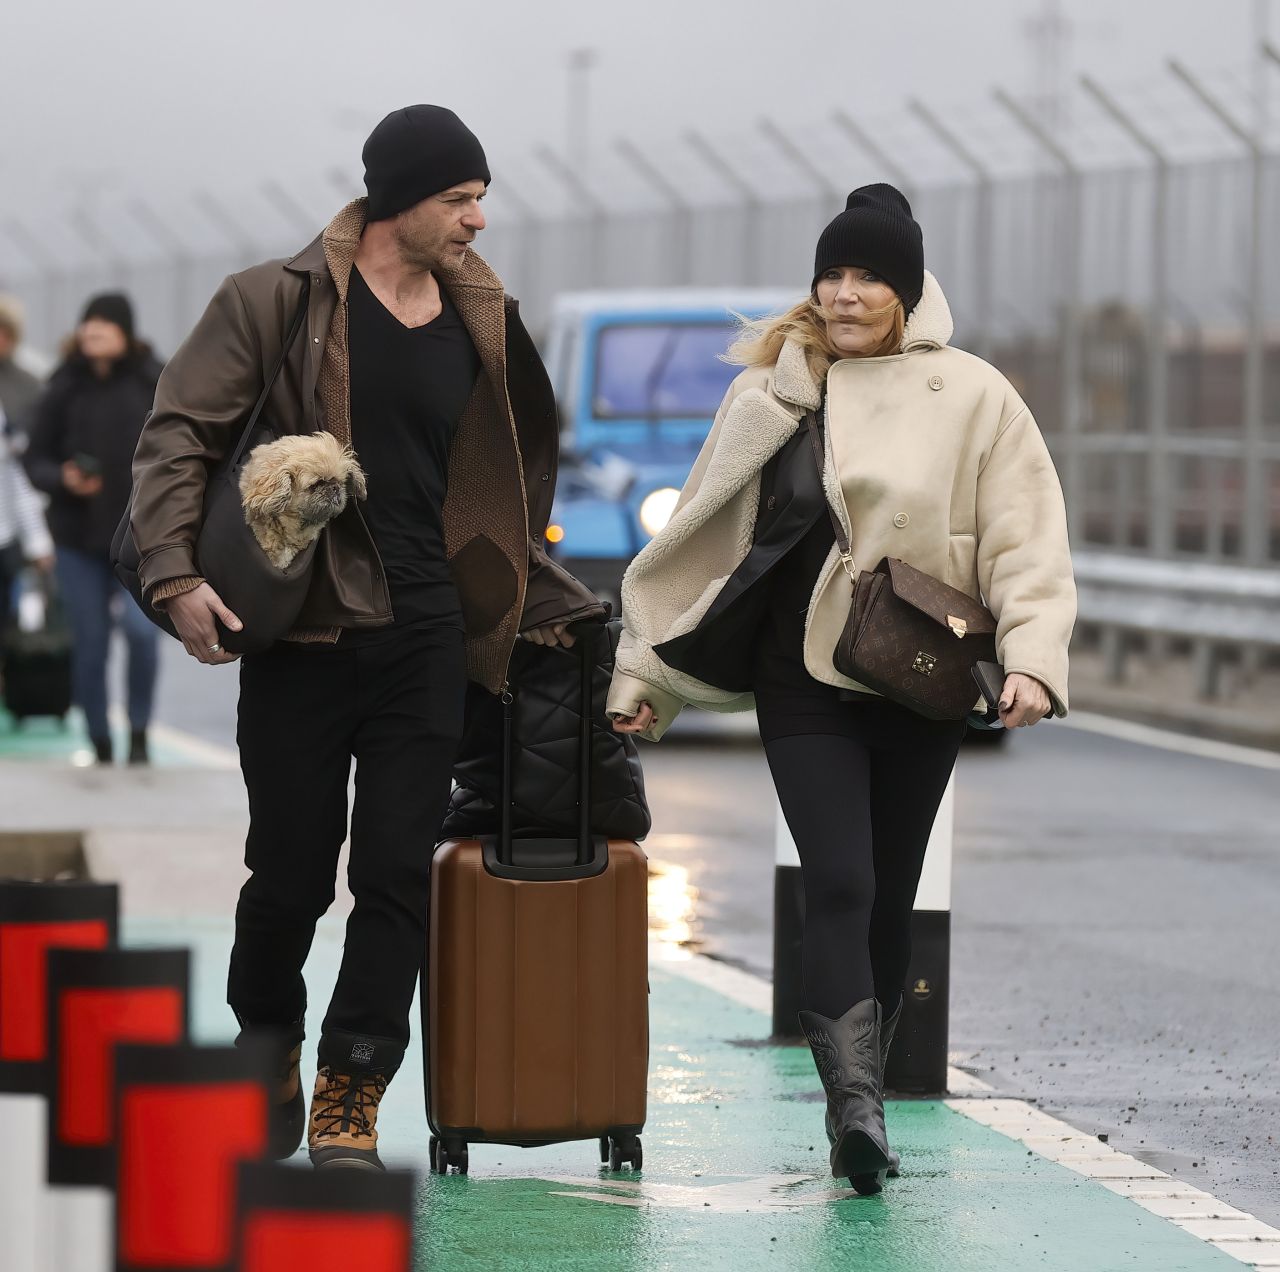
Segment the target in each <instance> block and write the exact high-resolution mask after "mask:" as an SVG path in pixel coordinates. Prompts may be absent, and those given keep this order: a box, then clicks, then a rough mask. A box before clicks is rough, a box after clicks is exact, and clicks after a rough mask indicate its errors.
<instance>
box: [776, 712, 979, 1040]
mask: <svg viewBox="0 0 1280 1272" xmlns="http://www.w3.org/2000/svg"><path fill="white" fill-rule="evenodd" d="M824 707H825V710H824V712H823V716H822V719H821V720H820V721H819V720H815V719H814V718H813V717H810V718H809V719H808V720H807V721H805V720H804V719H803V718H802V717H801V716H799V715H793V714H788V715H787V716H786V717H785V718H773V716H772V715H771V713H770V711H769V707H768V705H767V704H766V701H765V700H764V699H763V697H762V698H761V700H759V703H758V710H759V712H760V726H761V733H762V735H763V737H764V739H765V755H766V756H767V758H768V761H769V768H770V770H771V772H772V774H773V780H774V785H775V787H776V788H777V792H778V802H779V803H780V804H781V805H782V812H783V815H784V817H785V818H786V821H787V825H788V827H789V828H790V830H791V834H792V837H793V838H794V839H795V841H796V848H797V850H798V851H799V854H800V866H801V873H802V877H803V880H804V897H805V926H804V940H803V950H802V961H803V966H804V998H805V1006H806V1007H808V1008H809V1009H810V1010H811V1011H816V1012H819V1013H820V1014H821V1015H824V1016H827V1017H829V1018H830V1019H833V1020H834V1019H837V1018H839V1017H840V1016H842V1015H844V1013H845V1012H846V1011H848V1010H849V1008H850V1007H852V1006H853V1004H854V1003H857V1002H861V1001H862V1000H863V999H866V998H869V997H871V996H872V995H873V994H874V995H875V997H876V998H878V999H879V1000H880V1002H881V1003H882V1004H883V1005H884V1008H885V1010H886V1012H892V1011H893V1010H895V1008H896V1007H897V1004H898V1001H899V998H900V996H901V993H902V988H903V985H904V983H905V981H906V976H907V966H908V964H909V963H910V961H911V912H912V909H913V906H914V903H915V895H916V887H917V885H918V884H919V881H920V870H921V867H922V866H923V864H924V854H925V849H926V847H927V846H928V843H929V833H930V831H931V830H932V828H933V821H934V818H935V816H936V815H937V811H938V805H939V804H940V803H941V802H942V795H943V792H944V791H945V790H946V786H947V781H948V779H949V778H950V776H951V770H952V768H953V767H954V765H955V761H956V756H957V754H958V752H959V748H960V741H961V739H962V738H963V736H964V732H965V725H964V723H963V722H962V721H957V722H951V721H942V722H939V721H932V720H926V719H924V718H922V717H920V716H917V715H916V714H915V713H913V712H911V711H908V710H907V709H906V708H905V707H900V706H898V705H897V704H896V703H892V702H889V701H887V700H885V699H883V698H880V699H872V700H870V701H867V700H860V701H851V702H839V703H836V701H835V695H834V693H833V694H831V695H830V700H829V701H828V702H827V703H825V704H824ZM815 727H818V728H822V729H823V730H824V731H823V732H812V731H808V730H812V729H813V728H815Z"/></svg>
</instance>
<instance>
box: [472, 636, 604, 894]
mask: <svg viewBox="0 0 1280 1272" xmlns="http://www.w3.org/2000/svg"><path fill="white" fill-rule="evenodd" d="M572 630H573V635H575V636H576V637H577V639H576V640H575V641H574V643H573V649H574V650H575V651H576V652H577V655H578V666H579V679H578V689H579V697H578V702H579V711H578V826H577V835H576V836H575V840H574V856H573V869H572V870H567V869H566V863H565V862H564V860H563V856H560V855H559V854H558V853H556V849H557V848H559V849H561V850H563V848H564V847H565V846H567V845H566V844H565V841H563V840H555V839H535V840H522V841H521V847H522V849H525V850H527V851H528V854H529V856H530V857H531V858H534V859H536V858H541V860H542V864H534V863H533V861H532V860H531V861H530V863H529V864H523V863H522V864H520V865H517V864H516V862H515V847H514V834H513V828H512V822H511V804H512V789H513V769H514V764H515V736H514V730H513V717H514V706H515V695H514V694H513V693H512V692H511V690H510V689H507V690H505V691H504V692H503V695H502V792H501V803H502V811H501V813H500V814H499V818H498V838H497V843H496V844H495V845H494V854H493V859H492V860H491V861H490V863H489V866H490V869H493V868H494V867H495V866H496V867H497V870H496V871H495V872H496V873H500V874H503V875H507V876H509V877H511V878H520V879H565V878H574V877H582V876H587V875H593V874H599V873H602V872H603V871H604V869H605V867H606V866H607V865H608V844H607V841H605V840H604V839H600V840H597V839H596V838H595V837H594V836H593V835H592V833H591V728H592V715H593V711H592V707H593V702H592V679H593V676H594V671H595V666H594V655H595V644H596V641H597V640H598V639H599V638H600V636H601V635H602V634H603V632H604V630H605V629H604V626H603V624H601V623H599V622H595V621H591V620H587V621H584V622H581V623H578V624H575V626H574V629H572ZM557 857H558V858H559V859H558V860H556V859H555V858H557Z"/></svg>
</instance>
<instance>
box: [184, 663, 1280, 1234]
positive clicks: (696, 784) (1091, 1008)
mask: <svg viewBox="0 0 1280 1272" xmlns="http://www.w3.org/2000/svg"><path fill="white" fill-rule="evenodd" d="M236 688H237V686H236V669H235V668H234V667H231V668H219V669H209V668H199V667H196V666H194V665H188V660H186V658H185V655H183V654H182V653H181V651H180V650H178V649H177V647H176V646H172V645H171V644H170V643H169V642H165V664H164V680H163V682H162V686H161V694H160V702H159V717H160V719H161V720H163V721H164V722H165V723H167V724H170V725H172V726H174V727H177V728H181V729H184V730H187V731H189V732H191V733H193V734H196V735H198V736H200V737H202V738H205V739H207V740H209V741H213V742H217V743H221V744H222V745H226V746H231V745H234V731H235V725H234V718H235V695H236ZM643 756H644V759H645V764H646V774H647V780H648V785H649V797H650V801H651V804H652V805H653V809H654V819H655V820H654V833H653V835H652V837H651V838H650V840H649V841H648V843H647V845H646V846H647V849H648V851H649V852H650V855H651V856H652V857H653V858H654V859H655V861H658V862H660V863H663V864H665V865H668V866H673V867H676V868H677V869H676V873H675V879H674V883H673V887H675V889H676V891H677V892H678V893H680V896H679V897H677V901H678V902H680V901H682V902H684V903H687V905H688V907H689V909H690V911H691V913H690V914H689V915H688V916H686V917H688V918H689V919H690V921H691V926H692V938H693V941H694V942H695V943H696V944H697V945H698V947H699V948H701V949H702V950H703V951H704V952H706V953H709V954H712V955H714V956H716V957H720V958H724V959H727V960H730V961H733V962H736V963H739V964H741V965H743V966H746V967H748V968H749V969H751V970H753V971H756V972H759V973H761V974H763V975H766V976H767V975H768V974H769V970H770V967H769V965H770V958H771V952H770V951H771V945H770V940H771V937H770V923H771V915H772V886H773V855H774V848H773V824H774V823H773V795H772V789H771V787H770V785H769V780H768V773H767V770H766V768H765V764H764V759H763V754H762V752H761V751H760V749H759V747H758V745H756V744H754V743H752V742H751V741H750V740H749V739H747V740H742V739H739V740H737V741H735V742H728V743H726V742H725V741H723V740H716V739H714V738H707V737H697V738H690V739H688V740H684V741H681V740H680V739H679V738H677V737H675V736H672V737H671V738H669V739H668V740H667V741H664V742H663V743H662V744H661V745H660V746H658V747H653V746H648V745H646V746H645V747H644V750H643ZM1278 826H1280V773H1277V771H1275V770H1267V769H1262V768H1254V767H1247V766H1243V765H1239V764H1234V763H1228V762H1224V761H1221V760H1209V759H1203V758H1198V757H1194V756H1189V755H1183V754H1179V753H1177V752H1174V751H1169V750H1163V749H1157V748H1154V747H1150V746H1144V745H1139V744H1136V743H1132V742H1127V741H1121V740H1117V739H1114V738H1109V737H1104V736H1100V735H1097V734H1094V733H1089V732H1085V731H1083V730H1079V729H1074V728H1071V727H1068V726H1066V725H1064V724H1061V723H1058V722H1055V723H1052V724H1047V725H1044V726H1038V727H1037V728H1036V729H1034V730H1022V731H1021V733H1020V734H1018V735H1016V736H1015V737H1013V738H1011V739H1010V741H1009V744H1008V745H1007V746H1005V747H1003V748H989V747H981V748H976V747H975V748H966V749H965V751H964V752H963V753H962V756H961V759H960V767H959V774H958V781H957V808H956V843H955V874H954V884H953V900H952V906H953V953H952V957H953V965H952V982H953V991H952V992H953V998H952V1015H951V1047H952V1052H953V1056H954V1057H955V1058H957V1059H958V1061H959V1063H961V1064H962V1065H963V1066H964V1067H966V1068H970V1069H972V1070H973V1071H974V1072H976V1073H978V1074H979V1075H980V1076H982V1077H983V1078H984V1079H985V1080H986V1081H988V1082H990V1083H991V1084H992V1085H994V1086H995V1087H997V1088H998V1089H999V1090H1000V1091H1001V1092H1003V1093H1006V1094H1010V1095H1018V1096H1025V1097H1034V1098H1036V1099H1037V1100H1038V1102H1039V1104H1040V1107H1042V1108H1044V1109H1046V1110H1047V1111H1049V1112H1053V1113H1056V1114H1057V1115H1059V1116H1061V1117H1063V1118H1065V1119H1066V1120H1067V1121H1068V1122H1070V1123H1072V1124H1073V1125H1075V1126H1077V1127H1079V1128H1081V1129H1083V1130H1086V1131H1089V1132H1105V1133H1107V1134H1108V1135H1109V1138H1110V1143H1111V1144H1112V1145H1113V1146H1114V1147H1116V1148H1119V1149H1121V1150H1122V1151H1125V1152H1129V1153H1132V1154H1134V1155H1135V1156H1137V1157H1140V1158H1143V1159H1144V1160H1147V1161H1150V1162H1152V1163H1153V1164H1155V1165H1157V1166H1159V1167H1160V1168H1161V1169H1164V1170H1168V1171H1170V1172H1172V1173H1175V1174H1176V1175H1177V1176H1178V1177H1180V1178H1186V1179H1188V1180H1189V1181H1191V1182H1192V1183H1194V1184H1196V1185H1197V1186H1199V1187H1202V1188H1207V1189H1209V1190H1210V1191H1211V1192H1213V1193H1215V1194H1216V1195H1217V1196H1219V1197H1220V1198H1222V1199H1223V1200H1225V1201H1228V1202H1230V1203H1232V1204H1233V1205H1236V1206H1238V1207H1240V1208H1241V1209H1243V1210H1247V1211H1250V1212H1252V1213H1254V1214H1256V1215H1257V1216H1258V1217H1259V1218H1261V1219H1265V1220H1266V1221H1268V1222H1270V1223H1272V1224H1280V1065H1278V1064H1277V1055H1278V1054H1280V921H1278V920H1280V829H1278ZM682 871H687V878H686V877H685V876H683V875H682V874H681V872H682ZM682 885H683V886H682ZM678 908H680V907H679V905H677V909H678Z"/></svg>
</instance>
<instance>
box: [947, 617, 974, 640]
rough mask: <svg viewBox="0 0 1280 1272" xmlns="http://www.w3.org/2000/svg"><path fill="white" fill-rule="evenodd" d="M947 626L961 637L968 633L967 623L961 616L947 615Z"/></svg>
mask: <svg viewBox="0 0 1280 1272" xmlns="http://www.w3.org/2000/svg"><path fill="white" fill-rule="evenodd" d="M947 626H948V627H949V628H951V630H952V631H953V632H955V634H956V635H957V636H959V637H962V638H963V637H964V636H967V635H968V633H969V624H968V623H967V622H966V621H965V620H964V619H963V618H957V617H956V616H955V615H954V614H948V615H947Z"/></svg>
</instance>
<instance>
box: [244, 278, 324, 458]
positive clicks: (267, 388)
mask: <svg viewBox="0 0 1280 1272" xmlns="http://www.w3.org/2000/svg"><path fill="white" fill-rule="evenodd" d="M310 301H311V285H310V284H309V283H307V284H304V285H303V288H302V299H301V300H300V301H299V302H298V310H297V312H296V313H295V314H294V315H293V322H292V323H290V325H289V334H288V335H286V336H285V338H284V344H283V345H282V346H281V348H280V356H279V357H278V358H277V359H276V364H275V366H274V367H272V368H271V374H270V375H269V376H267V381H266V383H265V384H264V385H263V386H262V392H261V393H259V394H258V400H257V401H256V402H255V403H254V404H253V410H252V412H251V413H250V415H249V422H248V423H247V424H246V425H245V426H244V432H242V433H241V434H240V440H239V441H238V442H237V443H236V448H235V450H234V451H232V452H231V459H230V460H229V462H228V467H229V468H234V467H235V466H236V465H237V464H238V463H239V462H240V457H241V456H242V455H243V454H244V448H245V447H246V446H248V444H249V439H250V438H251V437H252V436H253V431H254V429H255V428H256V427H257V425H258V417H259V416H260V415H261V414H262V408H263V407H264V406H266V404H267V398H268V397H269V396H270V394H271V390H272V388H273V387H274V385H275V382H276V381H277V380H278V379H279V378H280V370H281V368H282V367H283V366H284V360H285V359H286V358H287V357H288V356H289V350H290V349H292V348H293V345H294V342H295V341H296V340H297V339H298V332H300V331H301V330H302V323H303V320H304V319H305V318H306V316H307V306H308V305H309V304H310Z"/></svg>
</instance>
